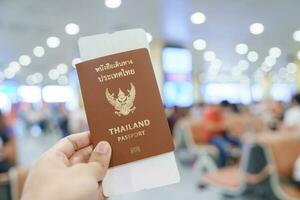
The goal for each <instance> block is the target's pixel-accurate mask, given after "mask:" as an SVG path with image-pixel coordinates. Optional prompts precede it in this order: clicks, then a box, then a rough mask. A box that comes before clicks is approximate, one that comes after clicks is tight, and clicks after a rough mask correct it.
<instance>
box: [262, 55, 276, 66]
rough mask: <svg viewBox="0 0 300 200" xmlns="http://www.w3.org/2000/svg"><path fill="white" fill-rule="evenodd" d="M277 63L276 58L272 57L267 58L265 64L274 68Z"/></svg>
mask: <svg viewBox="0 0 300 200" xmlns="http://www.w3.org/2000/svg"><path fill="white" fill-rule="evenodd" d="M276 62H277V61H276V58H274V57H271V56H267V57H266V58H265V61H264V64H266V65H267V66H270V67H272V66H274V65H275V64H276Z"/></svg>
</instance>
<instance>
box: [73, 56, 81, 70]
mask: <svg viewBox="0 0 300 200" xmlns="http://www.w3.org/2000/svg"><path fill="white" fill-rule="evenodd" d="M80 62H81V59H80V58H74V59H73V60H72V66H73V67H74V68H76V64H78V63H80Z"/></svg>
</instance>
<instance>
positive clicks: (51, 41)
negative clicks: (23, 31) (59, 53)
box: [47, 36, 60, 48]
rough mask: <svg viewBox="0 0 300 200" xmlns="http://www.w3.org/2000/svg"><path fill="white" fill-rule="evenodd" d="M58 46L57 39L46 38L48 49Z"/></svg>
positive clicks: (58, 41)
mask: <svg viewBox="0 0 300 200" xmlns="http://www.w3.org/2000/svg"><path fill="white" fill-rule="evenodd" d="M59 45H60V39H59V38H58V37H53V36H52V37H48V39H47V46H48V47H49V48H56V47H58V46H59Z"/></svg>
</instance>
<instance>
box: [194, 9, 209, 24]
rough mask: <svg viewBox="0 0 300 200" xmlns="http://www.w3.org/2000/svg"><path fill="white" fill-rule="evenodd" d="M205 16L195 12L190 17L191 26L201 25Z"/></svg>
mask: <svg viewBox="0 0 300 200" xmlns="http://www.w3.org/2000/svg"><path fill="white" fill-rule="evenodd" d="M205 19H206V17H205V15H204V14H203V13H201V12H195V13H193V14H192V15H191V22H192V23H193V24H203V23H204V22H205Z"/></svg>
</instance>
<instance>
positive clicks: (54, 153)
mask: <svg viewBox="0 0 300 200" xmlns="http://www.w3.org/2000/svg"><path fill="white" fill-rule="evenodd" d="M110 157H111V147H110V145H109V144H108V143H107V142H104V141H102V142H99V143H98V144H97V146H96V147H95V149H94V150H93V148H92V145H91V141H90V137H89V133H80V134H74V135H71V136H69V137H66V138H64V139H62V140H60V141H59V142H58V143H57V144H56V145H54V146H53V147H52V148H51V149H50V150H49V151H47V152H46V153H44V154H43V156H42V157H41V158H40V159H39V160H38V161H37V163H36V164H35V165H34V166H33V168H32V169H31V171H30V173H29V176H28V178H27V180H26V182H25V186H24V190H23V196H22V198H21V199H22V200H54V199H55V200H83V199H88V200H103V199H105V198H104V195H103V192H102V185H101V181H102V180H103V177H104V175H105V174H106V171H107V169H108V166H109V162H110Z"/></svg>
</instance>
